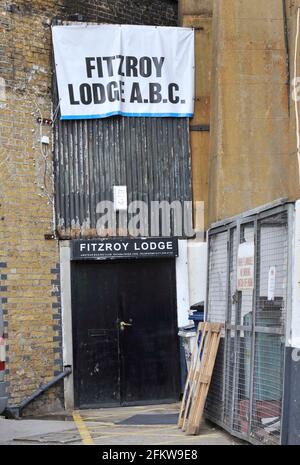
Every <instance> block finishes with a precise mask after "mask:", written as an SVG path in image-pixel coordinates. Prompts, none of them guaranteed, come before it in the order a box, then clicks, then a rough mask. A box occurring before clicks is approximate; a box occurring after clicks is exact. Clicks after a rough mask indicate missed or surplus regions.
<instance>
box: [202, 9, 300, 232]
mask: <svg viewBox="0 0 300 465" xmlns="http://www.w3.org/2000/svg"><path fill="white" fill-rule="evenodd" d="M283 7H284V2H283V1H282V0H264V1H261V0H251V2H249V0H226V1H219V0H214V15H213V65H212V104H211V148H210V160H209V223H211V222H214V221H216V220H219V219H223V218H226V217H229V216H232V215H235V214H238V213H240V212H243V211H245V210H248V209H250V208H254V207H256V206H258V205H262V204H265V203H268V202H270V201H272V200H275V199H277V198H280V197H289V198H297V197H298V196H299V189H298V179H297V164H296V157H293V156H292V155H291V154H290V147H289V86H288V75H289V73H288V63H287V50H286V40H285V21H284V8H283Z"/></svg>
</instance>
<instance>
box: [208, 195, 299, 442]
mask: <svg viewBox="0 0 300 465" xmlns="http://www.w3.org/2000/svg"><path fill="white" fill-rule="evenodd" d="M292 214H293V205H291V204H281V205H279V206H277V207H273V208H268V209H266V210H262V211H260V210H256V211H255V212H254V211H253V212H251V213H250V214H249V215H243V216H240V217H237V218H235V219H233V220H231V221H229V222H228V223H227V224H223V225H221V224H218V225H217V227H214V228H212V229H211V230H210V231H209V236H208V244H209V259H208V294H207V295H208V298H207V308H206V313H207V315H206V317H207V320H208V321H214V322H222V323H224V331H223V335H222V339H221V343H220V347H219V352H218V356H217V360H216V365H215V369H214V374H213V378H212V382H211V387H210V391H209V395H208V398H207V402H206V408H205V413H206V417H207V418H209V419H210V420H212V421H214V422H216V423H217V424H219V425H221V426H222V427H224V428H225V429H226V430H227V431H229V432H230V433H231V434H233V435H235V436H237V437H240V438H242V439H245V440H247V441H249V442H251V443H255V444H257V443H258V444H280V443H281V429H282V428H281V424H282V403H283V385H284V354H285V342H286V336H285V335H286V332H287V326H288V311H287V309H288V302H289V299H288V295H289V289H290V288H289V286H290V277H289V269H290V268H291V267H289V261H290V250H291V234H292V233H291V225H292ZM245 243H248V244H251V246H252V244H254V266H253V286H252V289H245V290H238V289H237V287H238V286H237V257H238V248H239V245H240V244H245ZM270 273H272V276H271V278H272V279H271V278H270ZM273 275H274V276H273Z"/></svg>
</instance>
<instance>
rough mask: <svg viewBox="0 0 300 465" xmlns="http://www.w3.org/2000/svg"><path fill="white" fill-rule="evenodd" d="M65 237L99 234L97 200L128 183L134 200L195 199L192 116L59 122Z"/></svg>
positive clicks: (59, 210)
mask: <svg viewBox="0 0 300 465" xmlns="http://www.w3.org/2000/svg"><path fill="white" fill-rule="evenodd" d="M54 133H55V150H54V162H55V188H56V215H57V232H58V235H59V236H60V237H63V238H69V237H78V236H92V237H93V236H95V235H96V222H97V215H96V205H97V203H98V202H100V201H103V200H113V186H114V185H127V191H128V202H131V201H133V200H143V201H146V202H148V203H149V202H150V201H152V200H158V201H162V200H167V201H169V202H172V201H174V200H180V201H181V202H184V201H190V200H192V188H191V163H190V149H189V120H188V119H186V118H142V117H140V118H134V117H130V118H129V117H127V118H126V117H119V116H116V117H111V118H106V119H98V120H79V121H59V122H57V123H56V126H55V131H54Z"/></svg>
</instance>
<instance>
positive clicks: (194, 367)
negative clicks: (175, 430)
mask: <svg viewBox="0 0 300 465" xmlns="http://www.w3.org/2000/svg"><path fill="white" fill-rule="evenodd" d="M205 328H206V323H199V324H198V328H197V332H196V339H195V343H194V348H193V354H192V358H191V365H190V370H189V373H188V378H187V381H186V384H185V388H184V393H183V398H182V403H181V409H180V413H179V419H178V426H179V428H181V427H182V426H183V423H184V419H185V417H186V412H187V408H188V406H189V399H190V395H191V387H192V385H193V383H194V381H195V377H196V375H197V362H198V357H199V355H200V354H201V350H202V345H203V341H202V334H203V332H204V331H205ZM200 334H201V339H200V341H199V345H198V339H199V336H200Z"/></svg>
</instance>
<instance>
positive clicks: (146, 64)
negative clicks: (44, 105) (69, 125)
mask: <svg viewBox="0 0 300 465" xmlns="http://www.w3.org/2000/svg"><path fill="white" fill-rule="evenodd" d="M52 36H53V47H54V56H55V65H56V75H57V83H58V92H59V98H60V109H61V119H90V118H105V117H108V116H112V115H124V116H159V117H162V116H170V117H192V116H193V111H194V31H193V30H192V29H189V28H179V27H154V26H128V25H124V26H123V25H101V26H99V25H71V26H53V28H52Z"/></svg>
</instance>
